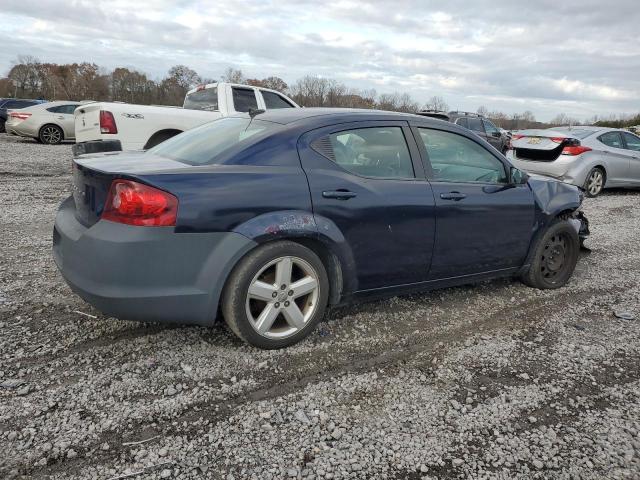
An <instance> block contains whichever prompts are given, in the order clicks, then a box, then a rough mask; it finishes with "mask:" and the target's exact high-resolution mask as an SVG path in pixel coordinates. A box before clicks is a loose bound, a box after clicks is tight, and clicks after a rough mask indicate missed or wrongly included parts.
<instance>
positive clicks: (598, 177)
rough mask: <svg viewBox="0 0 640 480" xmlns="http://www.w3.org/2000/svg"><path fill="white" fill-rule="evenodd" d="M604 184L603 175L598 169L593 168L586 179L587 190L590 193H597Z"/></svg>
mask: <svg viewBox="0 0 640 480" xmlns="http://www.w3.org/2000/svg"><path fill="white" fill-rule="evenodd" d="M603 184H604V175H603V174H602V172H601V171H600V170H598V169H595V170H593V171H592V172H591V175H589V179H588V180H587V190H588V191H589V194H590V195H593V196H595V195H598V194H599V193H600V191H601V190H602V186H603Z"/></svg>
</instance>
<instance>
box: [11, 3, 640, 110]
mask: <svg viewBox="0 0 640 480" xmlns="http://www.w3.org/2000/svg"><path fill="white" fill-rule="evenodd" d="M21 54H22V55H34V56H36V57H37V58H38V59H39V60H41V61H45V62H57V63H64V62H77V61H89V62H95V63H97V64H99V65H101V66H103V67H106V68H108V69H112V68H114V67H116V66H128V67H135V68H137V69H138V70H141V71H143V72H145V73H147V74H148V75H150V76H151V77H153V78H161V77H163V76H164V75H165V73H166V71H167V70H168V69H169V68H170V67H171V66H172V65H175V64H179V63H181V64H186V65H188V66H190V67H191V68H193V69H195V70H196V71H197V72H198V73H199V74H200V75H202V76H204V77H209V78H219V77H220V75H221V74H222V73H223V72H224V70H225V69H226V67H228V66H233V67H236V68H240V69H241V70H242V71H243V72H244V73H245V75H246V76H248V77H259V78H262V77H265V76H269V75H276V76H279V77H282V78H283V79H284V80H285V81H286V82H288V83H293V82H294V81H295V80H296V79H297V78H299V77H301V76H303V75H307V74H311V75H319V76H326V77H332V78H336V79H338V80H341V81H343V82H344V83H346V84H347V85H349V86H353V87H355V88H361V89H370V88H375V89H376V91H377V92H378V93H383V92H384V93H386V92H394V91H400V92H407V93H409V94H411V95H412V96H413V97H414V98H415V99H416V100H418V101H420V102H424V101H426V100H427V99H429V98H430V97H431V96H433V95H439V96H442V97H444V99H445V100H446V101H447V103H448V104H449V106H450V107H452V108H456V109H466V110H472V111H475V110H476V109H477V108H478V106H479V105H485V106H487V107H488V108H489V109H490V110H494V109H495V110H502V111H505V112H507V113H513V112H521V111H524V110H527V109H528V110H531V111H533V112H534V114H535V115H536V117H537V118H538V119H540V120H548V119H550V118H551V117H553V116H555V115H556V114H557V113H560V112H564V113H567V114H569V115H572V116H575V117H578V118H585V117H590V116H592V115H594V114H608V113H637V112H638V111H640V4H639V2H638V0H615V1H603V0H565V1H563V2H558V1H551V0H529V1H519V0H505V1H500V0H490V1H473V0H464V1H463V0H446V1H443V0H438V1H429V0H415V1H411V0H394V1H386V2H383V1H370V2H358V1H351V0H346V1H322V0H321V1H318V0H313V1H307V0H298V1H293V0H276V1H267V0H241V1H232V0H229V1H226V2H215V1H211V0H175V1H169V0H144V1H135V0H110V1H104V2H101V1H98V0H93V1H73V0H67V1H62V0H60V1H48V0H0V74H6V73H7V72H8V70H9V68H10V67H11V64H12V61H13V60H15V58H16V57H17V56H18V55H21Z"/></svg>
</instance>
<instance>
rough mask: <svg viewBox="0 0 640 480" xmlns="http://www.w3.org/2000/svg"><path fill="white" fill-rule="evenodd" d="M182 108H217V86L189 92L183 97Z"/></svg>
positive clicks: (208, 109)
mask: <svg viewBox="0 0 640 480" xmlns="http://www.w3.org/2000/svg"><path fill="white" fill-rule="evenodd" d="M183 108H188V109H190V110H207V111H213V110H218V87H209V88H205V89H204V90H198V91H197V92H193V93H190V94H189V95H187V96H186V97H185V99H184V105H183Z"/></svg>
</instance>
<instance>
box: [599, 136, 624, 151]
mask: <svg viewBox="0 0 640 480" xmlns="http://www.w3.org/2000/svg"><path fill="white" fill-rule="evenodd" d="M598 140H600V141H601V142H602V143H604V144H605V145H606V146H607V147H612V148H623V147H622V139H621V138H620V134H619V133H618V132H608V133H604V134H602V135H600V136H599V137H598Z"/></svg>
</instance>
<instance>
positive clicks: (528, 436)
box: [0, 135, 640, 480]
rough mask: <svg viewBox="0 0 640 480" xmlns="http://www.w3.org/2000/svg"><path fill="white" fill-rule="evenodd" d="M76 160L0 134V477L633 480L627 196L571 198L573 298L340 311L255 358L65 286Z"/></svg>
mask: <svg viewBox="0 0 640 480" xmlns="http://www.w3.org/2000/svg"><path fill="white" fill-rule="evenodd" d="M70 162H71V148H70V146H69V145H61V146H44V145H39V144H37V143H35V142H31V141H28V140H16V139H10V138H8V137H7V136H6V135H0V207H1V208H0V240H1V248H2V255H1V256H0V382H4V383H2V386H0V452H2V453H1V454H0V478H35V479H41V478H56V479H60V478H65V479H66V478H69V479H87V478H96V479H105V480H106V479H109V478H122V477H121V476H124V475H131V476H130V477H127V478H136V479H157V478H184V479H187V478H198V479H200V478H211V479H232V478H233V479H253V478H256V479H262V478H265V479H283V478H292V479H293V478H307V479H313V478H315V479H321V478H325V479H331V478H333V479H345V478H353V479H355V478H359V479H364V478H376V479H434V478H470V477H473V478H501V479H511V478H567V479H569V478H571V479H573V478H594V479H596V478H597V479H600V478H639V477H640V459H639V456H638V455H639V453H640V401H639V400H640V398H639V397H640V383H639V380H640V366H639V360H640V285H639V280H640V249H639V248H638V233H639V232H640V208H638V207H639V206H640V192H638V191H630V192H627V191H614V192H608V193H606V194H604V195H602V196H601V197H599V198H597V199H593V200H591V199H590V200H587V201H586V202H585V205H584V210H585V211H586V213H587V215H588V217H589V218H590V220H591V225H592V236H591V239H590V240H589V241H588V245H589V246H590V247H591V249H592V252H591V253H590V254H586V253H585V254H583V255H582V257H581V259H580V261H579V264H578V268H577V271H576V273H575V275H574V277H573V279H572V281H571V282H570V284H569V285H568V286H567V287H565V288H562V289H560V290H557V291H537V290H532V289H529V288H527V287H525V286H524V285H522V284H520V283H519V282H517V281H506V280H504V281H495V282H490V283H483V284H479V285H474V286H467V287H461V288H451V289H446V290H441V291H437V292H432V293H429V294H424V295H414V296H409V297H403V298H393V299H390V300H386V301H381V302H376V303H369V304H364V305H359V306H354V307H350V308H345V309H340V310H337V311H334V312H333V313H332V314H331V316H330V318H329V320H328V321H326V322H324V323H322V324H321V326H320V328H319V329H318V330H317V331H316V332H315V333H314V334H313V335H311V337H310V338H309V339H307V340H306V341H304V342H302V343H301V344H299V345H297V346H295V347H293V348H289V349H287V350H282V351H272V352H267V351H259V350H256V349H253V348H251V347H248V346H247V345H245V344H243V343H241V342H240V341H238V340H236V339H235V338H234V337H233V336H232V335H231V334H230V333H229V332H228V331H227V329H226V328H225V327H224V326H222V325H217V326H215V327H213V328H198V327H179V326H168V325H158V324H141V323H134V322H128V321H121V320H116V319H113V318H106V317H105V316H104V315H101V314H100V313H99V312H97V311H95V310H94V309H92V308H91V307H90V306H89V305H87V304H85V303H84V302H83V301H82V300H80V299H79V298H77V297H76V296H75V295H74V294H72V292H71V291H70V290H69V288H68V287H67V286H66V285H65V283H64V282H63V281H62V279H61V278H60V276H59V275H58V273H57V271H56V268H55V265H54V264H53V261H52V258H51V254H50V246H51V245H50V244H51V229H52V222H53V218H54V215H55V210H56V208H57V205H58V204H59V202H60V201H62V200H63V199H64V198H65V197H66V196H67V195H68V191H69V185H70V176H69V171H70ZM614 311H626V312H630V313H632V314H634V315H635V319H633V320H624V319H619V318H616V317H615V316H614Z"/></svg>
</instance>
